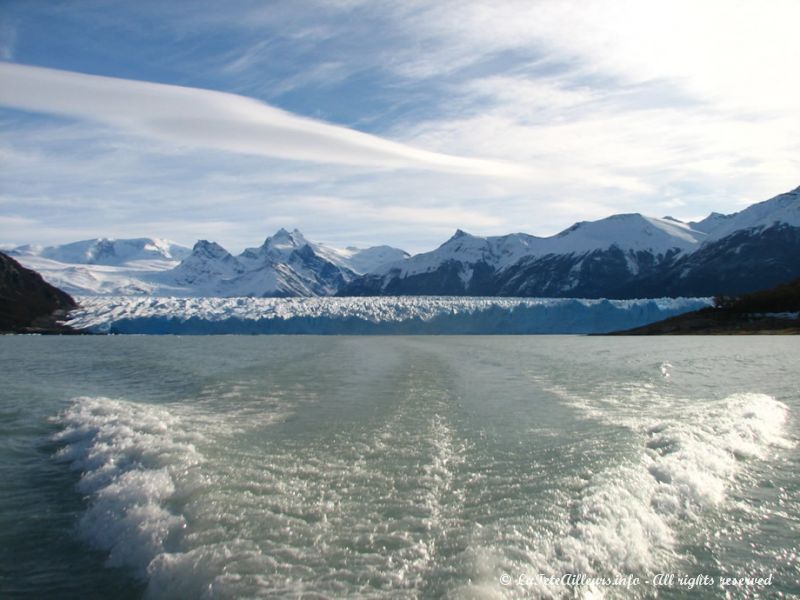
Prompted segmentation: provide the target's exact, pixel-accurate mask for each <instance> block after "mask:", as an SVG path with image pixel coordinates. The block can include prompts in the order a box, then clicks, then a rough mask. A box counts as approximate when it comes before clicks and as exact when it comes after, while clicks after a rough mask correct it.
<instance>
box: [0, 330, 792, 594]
mask: <svg viewBox="0 0 800 600" xmlns="http://www.w3.org/2000/svg"><path fill="white" fill-rule="evenodd" d="M797 350H798V346H797V340H796V339H795V338H789V337H783V338H775V337H739V338H731V337H714V338H657V339H654V338H612V339H606V338H603V339H600V338H586V337H549V336H538V337H474V336H473V337H450V336H444V337H441V336H440V337H402V336H395V337H309V336H295V337H250V336H247V337H241V336H228V337H205V336H199V337H167V338H154V337H146V336H111V337H107V336H104V337H77V338H76V337H72V338H54V337H49V338H47V337H32V336H17V337H6V338H3V339H0V360H2V364H3V366H4V385H3V386H2V387H0V407H2V412H1V413H0V419H1V420H0V425H1V426H2V430H1V431H0V434H1V435H0V477H2V480H3V482H4V483H3V486H2V488H0V564H2V565H3V572H2V578H0V591H1V592H2V594H1V595H2V596H3V597H30V598H41V597H58V598H62V599H69V598H81V599H90V600H91V599H94V598H108V597H115V598H154V599H158V598H301V597H302V598H306V597H311V598H443V597H445V598H565V599H567V598H584V599H587V600H588V599H590V598H652V597H655V596H656V594H658V597H661V598H667V599H679V598H703V599H705V598H708V599H711V598H721V597H726V593H727V597H730V598H751V599H755V598H795V597H798V594H800V584H799V583H798V582H800V566H799V565H798V540H800V535H798V534H800V531H798V523H800V476H799V475H798V473H800V454H799V451H798V417H797V415H798V411H800V404H799V403H798V394H797V392H798V389H799V388H800V379H798V375H797V364H796V356H797V354H798V353H797ZM567 573H575V574H583V575H586V576H589V577H608V578H613V577H624V576H636V577H640V578H641V579H642V581H649V580H651V579H652V578H653V577H654V576H656V575H658V574H659V573H675V574H678V575H682V576H685V577H687V578H695V577H697V576H700V575H704V576H709V577H713V578H715V581H717V582H718V581H719V577H721V576H725V577H748V576H749V577H758V576H763V577H771V585H769V586H767V587H764V586H757V585H751V586H743V587H740V588H727V589H723V588H721V587H720V586H719V585H718V584H715V585H711V586H694V587H691V588H689V587H686V586H685V585H684V586H681V585H680V584H679V583H678V582H677V580H676V582H675V583H674V584H673V585H666V586H664V587H657V586H655V585H652V584H645V583H642V584H640V585H637V586H633V587H618V588H614V587H604V586H596V585H595V586H591V585H587V586H577V587H576V586H572V587H571V586H569V585H563V584H560V583H555V584H553V583H548V582H547V581H546V579H545V578H547V577H554V578H560V577H561V576H563V575H564V574H567Z"/></svg>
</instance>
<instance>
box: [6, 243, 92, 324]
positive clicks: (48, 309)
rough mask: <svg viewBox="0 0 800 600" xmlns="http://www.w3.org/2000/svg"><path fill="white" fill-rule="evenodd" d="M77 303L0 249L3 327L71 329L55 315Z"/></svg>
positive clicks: (62, 312) (73, 306)
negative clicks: (60, 322)
mask: <svg viewBox="0 0 800 600" xmlns="http://www.w3.org/2000/svg"><path fill="white" fill-rule="evenodd" d="M76 306H77V304H76V303H75V300H73V299H72V297H71V296H69V295H68V294H66V293H65V292H62V291H61V290H59V289H58V288H56V287H53V286H52V285H50V284H49V283H47V282H46V281H45V280H44V279H42V276H41V275H39V274H38V273H36V272H35V271H31V270H30V269H26V268H25V267H23V266H22V265H20V264H19V263H18V262H17V261H16V260H14V259H13V258H11V257H10V256H8V255H6V254H3V253H2V252H0V331H2V332H14V333H37V332H41V333H48V332H59V333H72V332H73V330H71V329H70V328H68V327H64V326H62V325H58V324H57V323H56V318H57V317H58V316H60V315H63V314H64V313H66V311H68V310H71V309H73V308H75V307H76Z"/></svg>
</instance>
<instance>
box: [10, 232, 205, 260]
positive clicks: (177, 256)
mask: <svg viewBox="0 0 800 600" xmlns="http://www.w3.org/2000/svg"><path fill="white" fill-rule="evenodd" d="M189 252H190V250H189V248H187V247H185V246H181V245H179V244H176V243H174V242H171V241H169V240H164V239H158V238H133V239H111V238H95V239H91V240H82V241H80V242H72V243H70V244H62V245H60V246H46V247H42V246H37V245H31V244H28V245H25V246H19V247H18V248H15V249H14V250H12V251H11V254H13V255H15V256H24V255H28V256H39V257H41V258H46V259H49V260H55V261H58V262H62V263H70V264H76V265H108V266H120V265H123V264H130V263H131V262H134V261H166V262H176V261H180V260H183V259H184V258H186V257H187V256H188V255H189Z"/></svg>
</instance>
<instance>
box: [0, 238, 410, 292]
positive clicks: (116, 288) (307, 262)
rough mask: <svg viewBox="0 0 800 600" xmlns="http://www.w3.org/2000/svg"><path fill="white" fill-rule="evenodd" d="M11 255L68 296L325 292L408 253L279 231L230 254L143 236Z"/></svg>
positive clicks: (206, 245) (213, 246)
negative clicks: (335, 244) (317, 240)
mask: <svg viewBox="0 0 800 600" xmlns="http://www.w3.org/2000/svg"><path fill="white" fill-rule="evenodd" d="M11 253H12V254H14V256H15V257H17V259H18V260H19V261H20V262H22V263H23V264H25V265H26V266H28V267H30V268H32V269H34V270H36V271H38V272H40V273H41V274H42V275H43V277H44V278H45V279H46V280H47V281H49V282H50V283H52V284H53V285H56V286H58V287H60V288H62V289H64V290H66V291H68V292H70V293H72V294H78V295H93V294H98V295H113V294H117V295H142V294H146V295H157V296H163V295H174V296H319V295H332V294H334V293H336V291H338V290H339V289H340V288H341V287H342V286H343V285H345V284H346V283H347V282H348V281H350V280H352V279H354V278H355V277H356V276H357V275H359V274H361V273H364V272H366V271H367V270H369V269H373V268H379V267H380V266H381V265H382V264H383V263H385V262H388V261H395V260H398V259H402V258H405V257H407V256H408V254H406V253H405V252H403V251H402V250H399V249H397V248H391V247H389V246H376V247H374V248H367V249H359V248H354V247H350V248H346V249H338V248H333V247H330V246H326V245H323V244H318V243H315V242H311V241H309V240H307V239H306V238H305V237H304V236H303V234H302V233H300V232H299V231H298V230H294V231H292V232H288V231H286V230H285V229H281V230H279V231H278V232H277V233H276V234H275V235H273V236H271V237H268V238H267V239H266V240H265V242H264V243H263V244H262V245H261V246H259V247H256V248H248V249H247V250H245V251H244V252H242V253H241V254H240V255H238V256H234V255H232V254H231V253H229V252H228V251H227V250H226V249H225V248H223V247H222V246H220V245H219V244H217V243H215V242H210V241H206V240H200V241H198V242H197V243H196V244H195V246H194V247H193V248H192V249H189V248H185V247H183V246H179V245H178V244H174V243H172V242H169V241H167V240H154V239H151V238H137V239H130V240H110V239H105V238H101V239H95V240H85V241H82V242H74V243H72V244H65V245H63V246H51V247H47V248H44V247H41V246H33V245H27V246H20V247H17V248H15V249H14V250H12V251H11Z"/></svg>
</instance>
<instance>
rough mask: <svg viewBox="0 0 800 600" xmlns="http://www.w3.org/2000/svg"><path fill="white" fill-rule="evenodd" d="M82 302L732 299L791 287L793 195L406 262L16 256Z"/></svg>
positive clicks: (223, 253)
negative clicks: (99, 298)
mask: <svg viewBox="0 0 800 600" xmlns="http://www.w3.org/2000/svg"><path fill="white" fill-rule="evenodd" d="M12 253H13V254H15V256H17V258H18V259H19V260H20V261H21V262H23V263H24V264H25V265H26V266H28V267H30V268H33V269H35V270H36V271H38V272H40V273H41V274H42V275H43V277H44V278H45V279H46V280H47V281H49V282H50V283H52V284H54V285H56V286H58V287H60V288H62V289H64V290H66V291H68V292H70V293H73V294H80V295H152V296H182V297H199V296H212V297H236V296H255V297H284V296H291V297H307V296H331V295H337V296H389V295H398V296H425V295H444V296H501V297H545V298H570V297H572V298H609V299H633V298H661V297H673V298H677V297H708V296H714V295H718V294H728V295H737V294H743V293H748V292H752V291H755V290H758V289H765V288H769V287H771V286H774V285H777V284H779V283H781V282H785V281H788V280H790V279H793V278H795V277H800V260H798V258H797V257H798V256H800V188H797V189H794V190H792V191H790V192H787V193H785V194H780V195H779V196H776V197H775V198H772V199H770V200H766V201H764V202H759V203H757V204H753V205H752V206H750V207H748V208H746V209H744V210H742V211H740V212H738V213H734V214H731V215H721V214H719V213H713V214H711V215H709V216H708V217H707V218H705V219H703V220H701V221H696V222H691V223H683V222H681V221H679V220H677V219H675V218H672V217H664V218H656V217H649V216H645V215H641V214H635V213H634V214H620V215H612V216H610V217H607V218H605V219H600V220H598V221H582V222H579V223H575V224H574V225H572V226H571V227H568V228H567V229H565V230H564V231H562V232H560V233H558V234H557V235H553V236H550V237H538V236H533V235H529V234H525V233H511V234H507V235H502V236H490V237H480V236H476V235H471V234H469V233H467V232H465V231H463V230H461V229H458V230H457V231H456V232H455V234H454V235H453V236H452V237H451V238H450V239H448V240H447V241H445V242H444V243H443V244H442V245H441V246H439V247H438V248H437V249H435V250H433V251H430V252H423V253H421V254H417V255H415V256H409V255H408V254H407V253H405V252H403V251H402V250H399V249H397V248H391V247H389V246H376V247H373V248H367V249H359V248H352V247H348V248H344V249H341V248H333V247H331V246H327V245H324V244H320V243H317V242H313V241H311V240H309V239H307V238H306V237H305V236H304V235H303V234H302V233H301V232H300V231H299V230H297V229H294V230H292V231H288V230H286V229H280V230H278V231H277V232H276V233H275V234H274V235H272V236H269V237H267V238H266V240H265V241H264V243H263V244H262V245H261V246H258V247H253V248H248V249H246V250H245V251H244V252H242V253H241V254H239V255H236V256H234V255H233V254H231V253H229V252H228V251H227V250H226V249H225V248H223V247H222V246H220V245H219V244H217V243H215V242H213V241H210V240H201V241H199V242H197V244H195V246H194V248H192V249H191V250H190V249H188V248H184V247H182V246H178V245H176V244H173V243H172V242H168V241H166V240H155V239H152V238H135V239H132V240H110V239H106V238H98V239H96V240H86V241H84V242H76V243H74V244H66V245H63V246H55V247H50V248H41V247H36V246H20V247H18V248H15V249H14V250H13V251H12Z"/></svg>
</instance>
